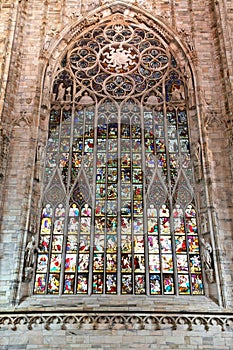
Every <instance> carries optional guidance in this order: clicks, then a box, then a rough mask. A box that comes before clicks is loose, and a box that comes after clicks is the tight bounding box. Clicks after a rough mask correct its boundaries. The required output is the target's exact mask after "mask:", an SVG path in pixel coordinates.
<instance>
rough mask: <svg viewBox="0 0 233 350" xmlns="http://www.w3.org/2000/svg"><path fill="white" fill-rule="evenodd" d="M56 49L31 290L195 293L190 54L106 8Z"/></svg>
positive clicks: (199, 278) (142, 17)
mask: <svg viewBox="0 0 233 350" xmlns="http://www.w3.org/2000/svg"><path fill="white" fill-rule="evenodd" d="M129 8H130V11H129ZM127 9H128V10H127ZM84 24H85V26H84ZM60 39H61V38H60ZM56 50H57V52H56V55H55V53H54V52H53V57H58V58H57V59H56V61H55V60H51V63H50V65H49V66H48V69H47V71H48V70H49V71H50V76H51V78H50V79H47V80H46V78H45V80H44V89H45V91H46V94H47V93H48V91H49V92H50V93H49V99H48V95H47V96H46V97H44V99H43V98H42V102H43V101H47V102H48V101H49V102H48V105H47V107H48V110H49V126H48V129H49V136H48V141H47V148H46V164H45V175H44V191H45V193H44V198H45V199H46V200H45V201H44V202H43V209H42V216H41V228H40V234H39V240H40V242H41V243H40V245H39V253H38V259H37V266H36V274H35V282H34V293H35V294H88V293H89V294H110V295H117V294H135V295H139V294H147V295H151V296H155V295H195V294H197V295H203V294H204V280H203V274H202V264H201V256H200V239H199V232H198V222H197V220H198V218H197V209H196V203H195V197H194V195H193V193H194V189H193V181H194V180H193V179H194V177H193V176H194V174H193V167H192V163H191V156H190V154H191V152H190V135H189V122H188V119H189V113H190V111H189V109H190V108H189V107H190V99H189V92H190V93H191V91H192V92H193V90H194V85H193V73H192V71H193V70H192V62H191V60H190V57H191V53H190V47H186V46H185V45H184V44H181V43H179V40H178V39H177V38H175V36H174V33H173V32H172V30H171V29H169V28H167V27H166V26H165V25H164V23H162V22H161V20H159V19H155V20H154V21H152V18H148V15H146V14H145V13H143V12H142V11H139V12H138V13H137V12H134V6H129V7H127V5H126V4H124V3H122V2H116V3H114V4H113V6H112V7H111V9H110V8H109V7H105V8H104V10H103V9H102V10H97V11H96V13H95V14H91V15H90V16H88V17H87V20H86V21H84V22H83V23H76V24H75V25H74V24H73V25H72V26H71V27H69V28H68V29H67V31H65V30H64V32H63V38H62V40H60V41H59V43H58V45H57V49H56ZM50 53H52V48H51V52H50ZM50 53H49V52H48V53H47V54H48V56H49V54H50ZM187 77H189V79H190V80H189V82H188V81H187V79H188V78H187ZM49 84H50V85H49ZM192 107H193V106H192ZM51 178H52V179H55V178H59V181H60V187H61V188H62V193H64V198H63V199H62V200H60V201H59V203H52V202H51V201H50V200H49V198H50V197H51V195H50V192H49V191H50V187H51V186H52V187H51V189H55V190H56V189H57V193H60V192H59V189H58V188H57V187H56V186H58V185H57V184H54V185H51ZM48 212H49V213H48ZM46 215H47V217H46ZM46 218H47V221H46ZM46 225H48V227H46ZM59 225H60V226H59Z"/></svg>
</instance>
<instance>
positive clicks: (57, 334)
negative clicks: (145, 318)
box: [0, 325, 232, 350]
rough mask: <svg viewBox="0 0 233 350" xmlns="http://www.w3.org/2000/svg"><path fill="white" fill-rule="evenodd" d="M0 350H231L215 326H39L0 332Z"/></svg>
mask: <svg viewBox="0 0 233 350" xmlns="http://www.w3.org/2000/svg"><path fill="white" fill-rule="evenodd" d="M2 335H3V336H1V338H0V348H1V350H32V349H41V350H50V349H51V350H52V349H57V350H66V349H82V350H90V349H97V350H126V349H127V350H128V349H159V350H173V349H179V350H181V349H182V350H189V349H190V350H232V332H228V331H227V332H224V333H221V332H219V328H218V327H214V328H213V329H212V330H211V331H208V332H207V331H203V328H201V327H199V326H197V327H196V329H195V330H193V331H191V332H190V331H186V330H184V329H182V327H181V329H180V330H176V331H174V330H171V329H169V328H166V327H164V328H163V329H161V330H149V329H144V330H136V329H134V330H98V331H97V330H94V331H93V330H90V329H85V330H84V329H81V330H77V329H67V330H60V329H56V327H54V328H53V330H52V331H49V330H45V329H42V328H41V326H40V325H38V326H36V327H35V329H33V330H30V331H27V330H25V329H23V328H22V329H21V330H18V331H14V332H13V331H11V332H8V331H6V330H3V331H2Z"/></svg>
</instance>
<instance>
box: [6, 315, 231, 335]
mask: <svg viewBox="0 0 233 350" xmlns="http://www.w3.org/2000/svg"><path fill="white" fill-rule="evenodd" d="M39 325H41V326H42V327H44V328H45V329H46V330H49V329H50V327H51V326H52V327H53V328H54V326H58V327H59V328H60V329H62V330H66V329H93V330H98V329H99V330H100V329H101V330H103V329H108V330H111V329H118V330H130V329H131V330H132V329H138V330H140V329H141V330H146V329H152V330H160V329H163V328H165V327H170V328H171V329H172V330H176V329H177V328H178V327H179V326H180V327H186V329H187V330H189V331H192V330H194V329H195V326H202V327H204V329H205V330H206V331H208V330H209V329H210V328H211V327H214V326H215V327H216V326H219V327H220V329H221V330H222V331H226V330H229V331H232V330H233V313H221V314H220V313H217V314H216V313H215V314H213V313H205V314H202V313H182V314H181V313H171V312H169V313H165V312H163V313H161V312H160V313H159V312H158V313H157V312H153V313H150V312H148V313H147V312H144V313H143V312H132V313H130V312H122V311H114V312H96V313H95V312H93V311H92V312H74V311H63V312H58V311H56V312H47V311H46V312H40V313H38V312H21V313H16V312H15V313H14V312H6V313H0V329H5V328H9V329H11V330H13V331H16V330H17V329H20V328H21V327H26V328H27V329H28V330H32V329H34V328H35V327H38V326H39Z"/></svg>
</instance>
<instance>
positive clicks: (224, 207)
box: [0, 0, 233, 350]
mask: <svg viewBox="0 0 233 350" xmlns="http://www.w3.org/2000/svg"><path fill="white" fill-rule="evenodd" d="M112 3H117V1H112V2H111V1H98V0H96V1H89V0H86V1H82V2H80V1H74V0H58V1H55V0H48V1H42V0H37V1H36V0H33V1H27V0H22V1H13V0H12V1H6V0H5V1H3V2H2V4H1V5H0V6H1V8H0V11H1V13H0V15H1V18H2V19H3V20H2V22H1V24H0V63H1V66H0V88H1V95H0V121H1V124H0V213H1V214H0V250H1V261H0V265H1V266H0V268H1V270H0V271H1V273H0V286H1V291H0V305H1V309H2V314H3V315H5V314H4V312H5V313H6V312H8V311H13V312H14V311H15V312H16V313H17V312H19V313H20V312H23V313H24V312H29V313H30V312H37V311H38V312H41V311H42V312H44V311H46V312H50V311H51V310H53V311H61V310H64V309H67V308H69V309H70V310H72V312H75V310H74V305H75V307H77V309H78V310H79V311H80V312H84V313H85V311H87V310H89V311H90V310H91V311H93V312H94V313H96V312H98V311H101V310H102V311H111V312H114V307H115V308H116V309H117V310H121V311H122V314H124V312H128V311H132V312H133V313H135V315H137V313H138V312H139V310H140V311H142V312H144V311H146V312H156V311H158V310H159V311H161V312H165V313H169V311H173V312H176V313H177V314H179V313H180V314H182V313H183V312H184V313H192V312H201V311H203V313H205V320H207V319H208V315H207V314H208V312H210V313H211V314H212V316H213V315H214V314H216V316H217V317H219V318H218V322H217V324H218V326H217V325H211V327H210V329H209V330H207V329H205V327H204V326H203V325H201V326H200V325H194V326H193V330H192V331H191V332H190V331H187V330H186V329H187V327H186V328H185V327H183V326H182V325H181V326H180V325H178V327H177V329H176V330H173V329H171V327H170V325H167V324H165V325H162V324H161V329H155V328H153V326H151V325H148V324H146V323H145V324H144V325H143V327H142V325H137V324H136V325H134V326H133V327H132V328H130V327H131V325H127V327H128V328H127V327H125V325H124V327H125V328H124V327H123V329H118V328H116V329H101V327H102V325H101V324H98V326H97V329H93V324H92V323H91V325H89V328H88V325H86V324H85V326H84V327H83V328H82V327H81V328H80V329H77V328H78V327H77V328H76V327H75V326H74V327H73V326H72V327H69V325H66V330H65V329H60V328H58V326H57V325H56V324H53V325H51V329H50V330H49V329H44V328H42V327H44V325H42V326H41V325H39V324H38V325H33V327H32V330H28V329H27V325H20V326H19V327H18V328H17V330H15V331H12V330H9V327H8V326H7V324H5V323H4V322H5V321H4V317H5V316H3V319H2V321H1V329H0V334H1V336H0V348H1V349H3V350H5V349H13V350H16V349H34V348H38V349H54V348H57V349H62V350H64V349H92V348H96V349H106V350H107V349H108V350H110V349H130V348H132V349H137V348H139V349H140V348H144V349H153V348H155V349H158V348H159V349H167V350H168V349H169V350H170V349H209V350H210V349H211V350H223V349H225V350H230V349H232V329H231V328H230V327H229V325H230V324H231V322H232V318H231V315H232V307H233V300H232V298H233V296H232V290H233V281H232V276H233V250H232V242H233V202H232V197H233V193H232V191H233V186H232V180H233V179H232V176H233V151H232V119H231V118H232V110H233V66H232V61H233V60H232V56H233V36H232V24H233V3H232V1H227V0H222V1H201V0H180V1H173V0H172V1H170V2H168V1H165V0H161V1H142V0H141V1H140V0H139V1H135V2H133V1H128V2H127V1H119V4H118V6H119V8H121V6H122V4H123V5H124V4H127V3H128V4H129V5H130V6H132V8H134V9H135V8H136V7H137V6H138V8H139V9H143V10H145V11H147V13H149V14H150V16H151V17H153V16H154V17H155V18H158V19H159V21H161V23H163V25H164V27H166V26H167V28H169V30H171V31H172V32H173V33H174V38H175V39H176V40H177V41H179V42H180V43H182V45H183V46H184V47H185V48H186V50H187V52H189V55H190V56H189V57H190V61H191V63H192V66H193V68H194V83H195V91H196V92H195V94H194V93H193V96H192V97H191V98H190V101H189V103H190V110H192V111H193V110H194V109H196V110H197V113H196V112H193V114H192V116H191V118H190V125H189V126H190V134H191V141H192V144H193V145H194V144H195V143H201V145H202V155H201V157H202V159H201V161H200V162H201V166H202V169H203V170H202V171H203V173H202V179H201V180H200V181H198V182H197V185H196V188H197V193H198V195H197V200H198V201H199V202H200V219H201V229H202V232H203V233H204V234H205V235H206V236H208V237H210V239H211V243H212V248H213V261H214V270H215V282H214V283H213V284H211V283H210V284H208V283H206V295H205V296H202V297H200V298H199V297H198V301H195V300H194V299H195V298H194V299H192V298H190V299H189V298H186V299H185V298H184V297H179V296H178V297H177V296H175V297H174V298H160V299H156V300H155V301H154V299H153V298H152V297H147V296H145V297H142V296H140V297H137V296H136V297H135V296H129V297H127V298H122V297H121V296H120V297H114V298H112V299H111V298H107V299H106V303H108V304H107V306H106V304H104V303H103V299H104V296H103V299H101V298H99V297H96V298H95V297H93V296H92V297H91V298H89V297H88V296H87V297H84V298H80V299H79V300H78V296H77V298H74V297H73V299H72V298H70V300H69V301H68V300H66V298H64V297H54V296H52V297H50V296H47V299H46V297H40V296H32V290H33V286H32V283H30V282H29V283H25V281H24V280H23V277H24V258H25V248H26V245H27V242H28V241H29V240H30V238H31V236H32V234H34V233H36V231H37V230H38V220H39V215H40V209H41V208H40V205H41V204H40V195H41V187H40V186H41V178H40V174H41V169H42V164H43V163H42V161H41V162H40V160H42V158H43V154H41V146H43V145H44V144H45V143H46V137H47V136H46V135H47V131H48V116H47V114H46V113H47V112H46V110H47V105H46V103H47V101H46V96H44V97H43V98H42V96H43V94H42V90H43V84H44V80H43V79H44V74H45V70H46V68H47V66H48V65H49V64H51V65H53V64H54V62H56V60H57V59H58V56H59V55H60V53H61V52H62V51H63V50H65V48H66V45H67V41H68V39H69V38H68V37H67V36H66V33H72V30H75V23H78V22H80V23H84V24H83V26H84V27H83V29H84V28H85V21H84V22H82V20H83V19H85V18H87V17H88V15H89V14H90V12H91V11H93V16H94V13H95V12H94V10H95V9H97V8H103V9H104V12H103V13H107V12H108V11H111V7H112ZM132 8H130V9H129V10H128V12H129V13H130V11H132ZM67 28H70V29H69V30H70V31H69V30H68V29H67ZM80 28H81V26H80ZM81 30H82V28H81V29H80V31H81ZM57 48H59V49H57ZM59 50H60V51H59ZM178 54H179V53H178ZM182 59H183V58H182V57H181V61H182ZM193 107H194V108H193ZM40 157H42V158H41V159H39V158H40ZM38 159H39V161H38ZM207 222H208V223H207ZM111 304H113V306H112V307H111ZM224 313H225V315H226V317H229V318H230V321H229V324H228V323H227V325H226V332H222V330H221V327H220V326H221V322H220V321H219V319H220V318H221V317H223V318H224ZM52 314H53V312H51V315H52ZM220 314H221V315H220ZM229 315H230V316H229ZM7 317H8V316H7ZM97 323H98V322H97ZM125 323H126V324H127V322H125ZM165 323H166V322H165ZM85 327H86V328H85ZM119 327H120V326H119ZM147 327H148V328H147ZM94 328H95V327H94ZM110 328H111V327H110ZM207 328H208V327H207Z"/></svg>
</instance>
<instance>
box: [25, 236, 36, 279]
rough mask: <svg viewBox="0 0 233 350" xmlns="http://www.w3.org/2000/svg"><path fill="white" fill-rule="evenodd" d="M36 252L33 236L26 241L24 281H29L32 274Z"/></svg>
mask: <svg viewBox="0 0 233 350" xmlns="http://www.w3.org/2000/svg"><path fill="white" fill-rule="evenodd" d="M36 252H37V249H36V242H35V238H34V237H33V236H32V238H31V240H30V241H28V243H27V245H26V249H25V257H24V282H30V281H31V279H32V276H33V271H34V263H35V254H36Z"/></svg>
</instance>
